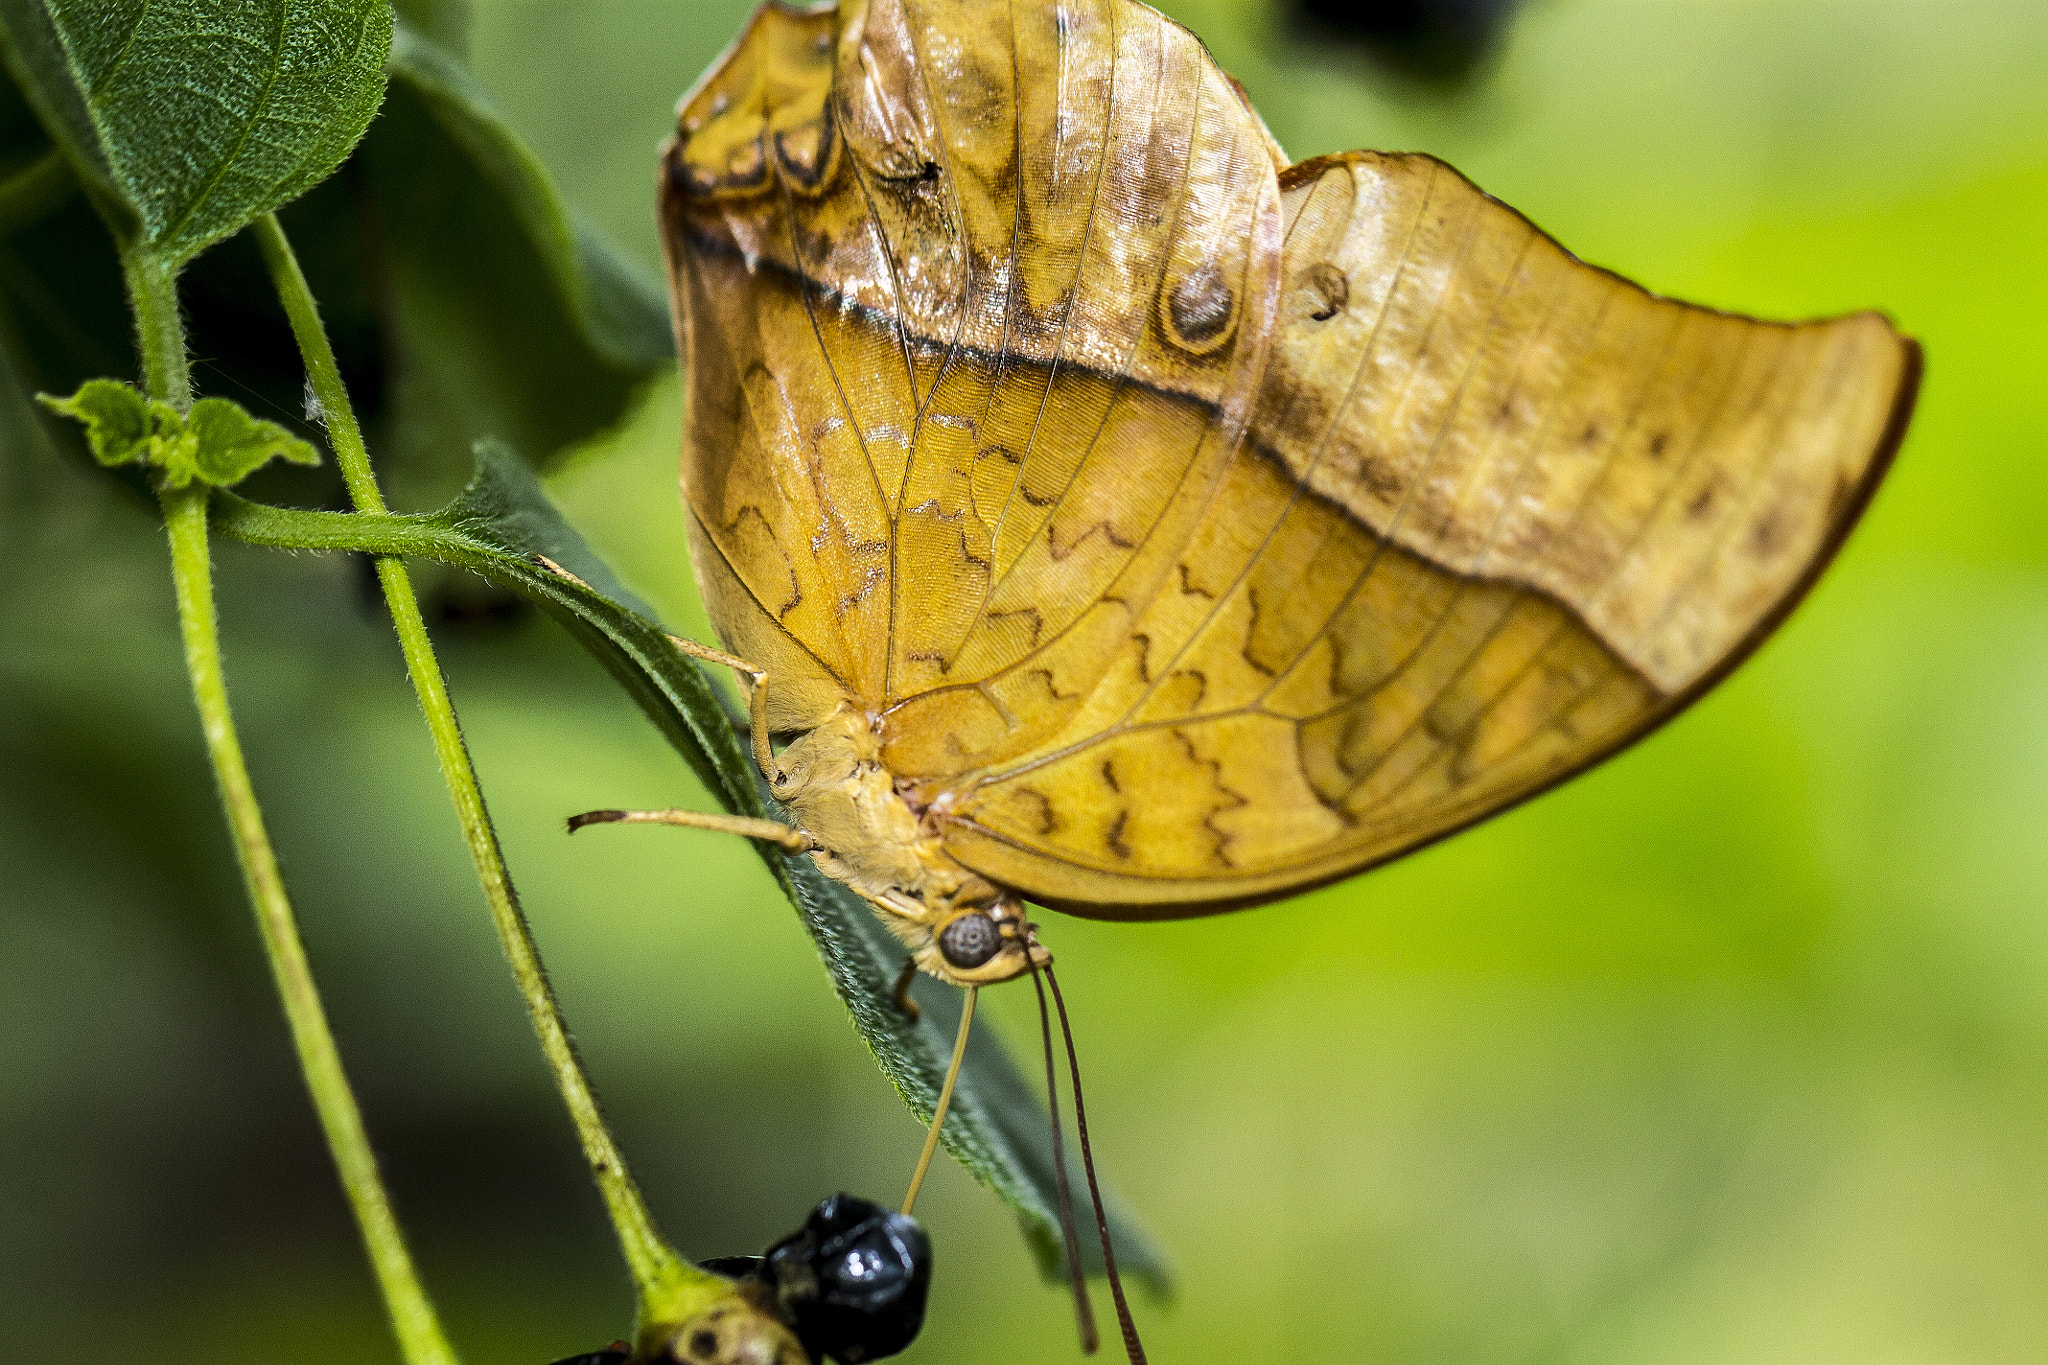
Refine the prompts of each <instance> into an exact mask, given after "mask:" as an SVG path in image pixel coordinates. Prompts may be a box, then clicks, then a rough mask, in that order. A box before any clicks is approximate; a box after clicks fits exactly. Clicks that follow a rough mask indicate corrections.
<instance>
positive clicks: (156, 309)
mask: <svg viewBox="0 0 2048 1365" xmlns="http://www.w3.org/2000/svg"><path fill="white" fill-rule="evenodd" d="M121 273H122V275H123V276H124V277H126V279H127V281H128V306H129V307H130V308H132V309H134V311H135V349H136V350H137V351H138V352H140V353H141V355H142V380H143V387H145V388H146V389H148V390H149V394H150V397H152V398H161V399H163V400H164V402H166V403H169V404H170V405H171V406H172V407H174V408H176V409H177V410H178V411H179V412H183V411H185V410H186V409H187V408H189V407H191V406H192V367H191V364H190V362H189V361H188V360H187V358H186V356H185V320H184V319H183V318H181V317H179V316H178V275H177V271H176V270H175V269H173V268H172V267H171V266H169V265H167V264H165V262H164V261H163V259H162V258H161V257H159V256H157V255H156V254H155V253H154V252H152V251H150V250H149V249H148V248H147V247H144V246H141V245H139V244H138V243H133V242H131V243H129V244H127V245H125V246H123V247H122V248H121Z"/></svg>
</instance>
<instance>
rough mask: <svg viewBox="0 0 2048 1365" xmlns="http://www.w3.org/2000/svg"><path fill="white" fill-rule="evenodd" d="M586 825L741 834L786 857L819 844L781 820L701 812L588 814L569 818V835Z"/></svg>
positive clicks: (657, 811)
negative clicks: (648, 827)
mask: <svg viewBox="0 0 2048 1365" xmlns="http://www.w3.org/2000/svg"><path fill="white" fill-rule="evenodd" d="M585 825H681V826H682V827H683V828H685V829H708V830H711V831H713V832H714V833H718V834H737V835H739V836H740V837H741V838H742V839H762V840H765V841H767V842H768V843H771V844H774V845H775V846H776V847H777V848H780V849H781V850H782V851H783V852H785V853H811V852H814V851H816V850H817V848H818V847H819V844H818V841H817V840H816V839H814V838H812V837H811V836H810V835H809V834H806V833H805V832H804V831H803V830H800V829H797V828H795V827H794V826H791V825H785V824H783V823H782V822H781V821H780V820H757V819H755V818H754V817H753V816H751V815H720V814H717V813H714V812H711V811H701V810H588V811H585V812H583V814H581V815H572V816H570V817H569V832H570V833H571V834H574V833H575V832H576V831H577V830H579V829H582V828H583V827H584V826H585Z"/></svg>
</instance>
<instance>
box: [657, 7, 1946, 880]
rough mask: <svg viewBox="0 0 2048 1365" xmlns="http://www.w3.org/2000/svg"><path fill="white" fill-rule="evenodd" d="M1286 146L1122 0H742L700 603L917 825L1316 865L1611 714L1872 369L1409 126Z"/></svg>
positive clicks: (1732, 572)
mask: <svg viewBox="0 0 2048 1365" xmlns="http://www.w3.org/2000/svg"><path fill="white" fill-rule="evenodd" d="M1283 160H1284V159H1283V158H1281V157H1280V155H1279V153H1278V149H1277V148H1276V147H1275V146H1274V145H1273V143H1272V141H1271V139H1270V137H1268V136H1267V135H1266V132H1265V129H1264V127H1263V125H1262V124H1261V123H1260V122H1259V120H1258V118H1257V116H1256V115H1255V114H1254V113H1253V112H1252V111H1251V110H1250V108H1249V107H1248V105H1247V104H1246V103H1245V101H1244V98H1243V96H1242V94H1241V92H1240V91H1239V90H1238V89H1237V88H1236V87H1235V85H1234V84H1233V83H1232V82H1231V81H1230V80H1229V79H1228V78H1227V77H1225V76H1224V75H1223V74H1222V73H1221V72H1219V71H1218V70H1217V69H1216V67H1215V65H1214V63H1213V62H1212V61H1211V60H1210V59H1209V57H1208V54H1207V53H1206V52H1205V51H1204V50H1203V49H1202V47H1201V45H1200V44H1199V43H1198V42H1197V41H1196V40H1195V39H1194V38H1193V37H1192V36H1190V35H1189V34H1188V33H1186V32H1185V31H1184V30H1182V29H1180V28H1179V27H1177V26H1176V25H1174V24H1172V23H1171V22H1169V21H1167V20H1165V19H1163V18H1161V17H1160V16H1159V15H1157V14H1156V13H1154V12H1153V11H1151V10H1150V9H1148V8H1146V7H1144V6H1142V5H1139V4H1136V3H1133V2H1132V0H1093V2H1092V3H1079V4H1060V5H1039V4H1025V3H1017V4H1014V5H996V4H985V3H963V2H955V0H943V2H941V0H934V2H933V3H925V4H917V3H912V0H873V3H870V4H867V5H847V6H843V7H842V8H841V9H840V10H839V11H837V12H834V11H813V12H808V13H796V12H790V11H783V10H780V9H777V8H774V7H770V8H769V9H766V10H764V11H763V12H762V13H761V14H760V15H759V16H757V18H756V20H755V23H754V25H753V27H752V28H751V29H750V30H749V32H748V34H747V35H745V36H744V37H743V38H742V39H741V41H740V43H739V44H738V45H737V46H736V48H735V50H734V52H733V53H732V54H730V55H729V56H728V58H727V60H726V62H725V64H724V65H723V66H722V67H720V68H719V69H718V70H717V71H716V72H714V74H713V76H712V77H711V78H709V80H708V81H707V83H706V84H705V85H704V86H703V87H701V88H700V89H699V90H698V91H697V92H696V93H695V94H694V95H693V96H692V97H691V98H690V99H689V100H688V101H686V103H685V105H684V109H683V116H682V132H681V134H680V136H679V139H678V142H677V145H676V148H675V150H674V151H673V152H672V153H671V157H670V169H669V177H670V179H669V192H668V193H667V194H666V195H665V197H664V212H665V217H666V221H667V227H668V231H669V233H670V244H671V253H670V254H671V261H672V268H673V269H674V272H675V288H676V294H677V298H678V300H679V301H680V305H681V308H680V311H681V314H682V323H681V325H682V327H683V333H684V336H683V340H684V344H685V347H686V354H687V362H686V363H687V365H688V367H689V368H688V374H689V380H690V416H689V423H690V426H689V436H688V440H687V448H686V454H685V469H684V488H685V494H686V498H687V501H688V504H689V508H690V513H691V516H692V519H693V537H694V544H695V546H696V549H697V553H698V572H699V576H700V581H701V582H702V583H703V585H704V590H705V595H706V599H707V603H708V604H709V606H710V608H711V611H712V614H713V616H714V619H715V620H717V622H718V623H719V626H720V630H721V632H722V633H723V634H724V636H725V638H726V640H727V642H728V643H729V645H730V646H731V647H732V648H733V649H734V650H735V651H736V652H738V653H740V654H741V655H743V656H745V657H747V658H750V659H752V660H753V661H754V662H756V663H758V664H760V665H762V666H763V667H765V668H766V669H768V671H769V673H770V675H771V678H772V680H773V681H772V682H771V688H770V699H771V710H772V711H773V713H774V716H775V718H776V723H777V725H778V728H787V729H804V728H807V727H808V726H810V725H814V724H816V723H817V721H818V720H819V719H820V718H822V717H823V716H824V715H825V714H826V713H828V712H829V711H830V710H831V709H832V708H833V707H835V706H837V705H838V704H840V703H841V702H842V701H847V702H851V703H853V704H854V705H856V706H859V707H861V708H864V709H866V710H868V711H870V712H872V713H873V714H875V715H877V716H878V717H880V718H881V724H882V727H883V730H882V736H883V741H884V748H883V759H884V762H885V763H886V764H887V766H888V767H889V769H890V770H891V771H892V772H893V773H894V774H895V776H896V777H897V779H898V780H899V784H900V785H901V786H902V787H903V788H904V789H906V790H908V791H911V792H912V793H913V794H914V795H915V796H916V798H917V799H918V800H919V801H920V802H922V803H925V804H926V805H928V806H931V808H933V809H935V810H939V811H943V812H944V816H943V820H942V824H941V827H942V828H943V830H944V836H945V839H946V847H947V848H948V849H949V850H950V851H952V852H953V853H954V854H955V856H957V857H958V858H959V859H960V860H961V861H962V862H964V863H966V864H967V865H968V866H969V867H972V868H974V869H975V870H977V871H980V872H982V873H983V874H985V875H986V876H988V877H990V878H991V879H992V880H994V881H996V882H998V883H1001V884H1004V885H1008V886H1011V887H1014V888H1016V889H1018V890H1020V891H1022V892H1024V893H1025V894H1027V895H1029V896H1031V897H1032V898H1034V899H1037V900H1040V901H1044V902H1047V903H1051V904H1056V905H1060V906H1062V907H1064V908H1070V909H1075V910H1077V911H1079V912H1080V913H1086V914H1135V915H1152V914H1167V913H1199V912H1201V911H1203V910H1209V909H1217V908H1223V907H1225V906H1228V905H1232V904H1242V903H1245V902H1247V901H1250V900H1256V899H1264V898H1269V897H1272V896H1276V895H1280V894H1284V893H1286V892H1287V891H1290V890H1293V889H1298V888H1300V887H1303V886H1307V885H1312V884H1314V883H1317V882H1321V881H1326V880H1329V879H1331V878H1334V877H1337V876H1342V875H1344V874H1345V873H1347V872H1351V871H1355V870H1357V869H1359V868H1361V867H1364V866H1367V865H1369V864H1371V863H1373V862H1377V861H1381V860H1383V859H1385V858H1388V857H1391V856H1394V855H1395V854H1397V853H1399V852H1402V851H1404V850H1406V849H1409V848H1412V847H1415V846H1416V845H1418V844H1421V843H1423V842H1426V841H1428V840H1430V839H1433V838H1436V837H1439V836H1441V835H1442V834H1444V833H1447V832H1449V831H1451V830H1453V829H1456V828H1458V827H1460V826H1462V825H1465V824H1468V823H1470V822H1471V821H1473V820H1476V819H1479V818H1481V817H1483V816H1485V815H1487V814H1489V813H1491V812H1493V811H1496V810H1499V809H1500V808H1502V807H1503V806H1505V805H1508V804H1510V803H1512V802H1514V801H1516V800H1518V799H1521V798H1522V797H1525V796H1527V795H1529V794H1531V793H1533V792H1535V791H1538V790H1540V789H1542V788H1543V787H1545V786H1548V785H1550V784H1551V783H1554V782H1556V781H1557V780H1559V779H1560V778H1562V777H1564V776H1566V775H1568V774H1570V773H1571V772H1574V771H1576V770H1578V769H1579V768H1582V767H1584V766H1585V765H1586V764H1588V763H1590V762H1592V761H1594V760H1596V759H1597V758H1599V757H1600V756H1602V755H1604V754H1606V753H1609V752H1611V751H1612V750H1613V749H1615V748H1616V747H1618V746H1619V745H1621V744H1623V743H1625V742H1626V741H1627V740H1628V739H1630V738H1632V737H1634V736H1635V735H1638V734H1640V733H1642V732H1643V731H1645V730H1646V729H1648V728H1649V727H1650V726H1652V725H1654V724H1655V723H1656V722H1657V721H1658V720H1659V719H1661V718H1662V717H1664V716H1666V715H1668V714H1670V713H1671V712H1672V711H1674V710H1676V709H1677V708H1678V707H1680V706H1682V705H1683V704H1684V703H1685V702H1686V701H1688V700H1690V699H1691V697H1693V696H1695V695H1697V694H1698V692H1699V691H1700V690H1702V689H1703V688H1704V687H1705V686H1706V685H1707V684H1708V683H1710V682H1711V681H1712V680H1713V679H1714V678H1715V677H1717V676H1719V674H1720V673H1721V672H1723V671H1725V669H1726V668H1727V667H1729V666H1731V665H1732V664H1733V662H1735V661H1736V660H1737V659H1738V658H1739V657H1740V656H1741V655H1742V654H1743V653H1744V652H1746V650H1747V649H1748V648H1749V647H1751V646H1752V645H1753V644H1754V643H1755V642H1756V640H1757V639H1759V638H1760V637H1761V635H1762V634H1763V633H1764V631H1766V630H1767V629H1768V627H1769V625H1770V624H1771V623H1773V622H1774V621H1775V620H1776V619H1777V618H1778V617H1779V616H1780V615H1782V613H1783V611H1784V610H1786V609H1787V608H1788V607H1789V606H1790V604H1791V603H1792V602H1793V601H1794V600H1796V598H1797V596H1798V594H1799V593H1800V592H1801V591H1802V590H1803V588H1804V587H1805V586H1806V585H1807V584H1808V583H1809V582H1810V581H1811V578H1812V576H1813V574H1814V573H1816V572H1817V571H1818V568H1819V566H1820V565H1821V564H1822V563H1823V562H1824V561H1825V559H1826V557H1827V555H1828V553H1830V552H1831V550H1832V549H1833V547H1834V546H1835V545H1836V544H1837V543H1838V542H1839V540H1840V538H1841V536H1842V535H1843V534H1845V533H1846V530H1847V528H1848V526H1849V524H1850V523H1851V522H1852V521H1853V519H1854V517H1855V515H1856V513H1857V512H1858V511H1859V510H1860V508H1861V506H1862V504H1863V502H1864V500H1865V499H1866V498H1867V496H1868V494H1869V492H1870V490H1871V488H1872V487H1873V486H1874V483H1875V481H1876V479H1877V478H1878V477H1879V475H1880V474H1881V472H1882V464H1883V461H1884V459H1885V457H1886V456H1887V455H1888V454H1889V451H1890V448H1891V446H1892V445H1893V444H1895V442H1896V439H1897V436H1898V434H1899V432H1900V430H1901V428H1902V425H1903V419H1904V414H1905V412H1906V409H1907V406H1908V405H1909V404H1910V398H1911V390H1912V385H1913V381H1914V377H1915V374H1916V368H1917V359H1916V353H1915V351H1914V350H1913V348H1912V346H1911V343H1910V342H1906V341H1904V340H1903V339H1902V338H1900V337H1898V336H1897V334H1896V333H1894V332H1893V331H1892V329H1891V328H1890V327H1889V325H1888V324H1886V323H1885V322H1884V321H1883V320H1882V319H1880V318H1877V317H1876V316H1874V315H1859V316H1856V317H1851V318H1845V319H1839V320H1836V321H1831V322H1823V323H1813V324H1806V325H1801V326H1782V325H1776V324H1766V323H1759V322H1754V321H1751V320H1749V319H1744V318H1739V317H1733V316H1730V315H1726V314H1720V313H1715V312H1711V311H1709V310H1705V309H1699V308H1692V307H1688V306H1686V305H1683V304H1678V303H1674V302H1672V301H1669V300H1665V299H1660V298H1657V297H1655V296H1652V295H1649V294H1647V293H1645V292H1644V291H1642V290H1640V289H1638V288H1636V287H1635V286H1633V285H1631V284H1629V283H1627V282H1626V281H1623V280H1621V279H1619V278H1618V277H1616V276H1614V275H1611V274H1608V273H1607V272H1604V271H1600V270H1596V269H1594V268H1591V267H1588V266H1585V265H1583V264H1581V263H1580V262H1578V261H1577V260H1575V259H1573V258H1572V257H1571V256H1569V255H1568V254H1567V253H1565V252H1564V251H1563V250H1562V249H1561V248H1559V247H1558V246H1557V245H1556V244H1555V243H1553V242H1552V241H1550V239H1549V238H1547V237H1545V236H1543V235H1542V234H1541V233H1540V232H1538V231H1537V230H1536V229H1535V228H1533V227H1532V226H1531V225H1530V224H1529V223H1528V222H1527V221H1526V220H1525V219H1523V218H1521V217H1520V216H1519V215H1517V214H1515V213H1513V212H1512V211H1510V210H1508V209H1506V208H1504V207H1503V206H1501V205H1499V204H1498V203H1496V202H1495V201H1493V200H1491V199H1489V198H1487V197H1486V196H1485V195H1483V194H1481V193H1480V192H1479V191H1477V190H1476V189H1474V188H1473V187H1472V186H1471V185H1470V184H1469V183H1468V182H1466V181H1465V180H1464V179H1463V178H1462V177H1460V176H1458V175H1457V173H1456V172H1454V171H1452V170H1450V169H1449V168H1448V167H1445V166H1443V165H1441V164H1440V163H1438V162H1435V161H1433V160H1430V159H1429V158H1426V157H1419V156H1382V155H1377V154H1372V153H1353V154H1349V155H1346V156H1339V157H1327V158H1319V159H1317V160H1315V161H1311V162H1308V163H1304V164H1303V165H1300V166H1295V167H1292V168H1288V167H1285V166H1284V165H1283V164H1282V163H1283ZM934 803H936V804H934Z"/></svg>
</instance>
